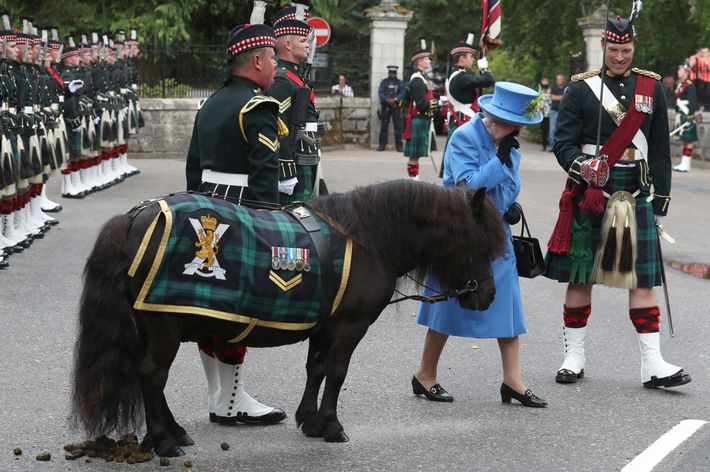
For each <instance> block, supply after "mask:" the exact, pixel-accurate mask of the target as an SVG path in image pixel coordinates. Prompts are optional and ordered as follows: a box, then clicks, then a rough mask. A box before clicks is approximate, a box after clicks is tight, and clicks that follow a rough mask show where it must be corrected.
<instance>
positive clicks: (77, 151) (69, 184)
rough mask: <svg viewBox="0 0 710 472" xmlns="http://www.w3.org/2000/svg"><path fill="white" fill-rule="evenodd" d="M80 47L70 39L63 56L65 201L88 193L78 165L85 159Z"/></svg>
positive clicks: (63, 186) (62, 168) (82, 75)
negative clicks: (65, 144) (65, 136)
mask: <svg viewBox="0 0 710 472" xmlns="http://www.w3.org/2000/svg"><path fill="white" fill-rule="evenodd" d="M80 47H81V46H80ZM80 47H77V46H76V43H75V42H74V39H73V38H72V37H69V38H68V43H67V44H66V45H65V46H64V49H63V51H62V56H61V57H62V68H61V71H60V77H61V80H62V84H63V92H64V113H63V120H64V126H65V128H66V134H67V142H68V145H67V154H68V156H67V159H66V160H65V162H64V163H63V164H62V166H61V173H62V197H64V198H84V197H85V196H86V191H87V189H86V187H84V186H83V185H82V182H81V178H80V176H79V168H80V164H79V163H80V158H81V155H82V145H81V139H82V115H81V108H80V100H81V96H82V94H83V92H84V80H83V77H84V72H83V71H82V70H81V67H80V57H79V55H80Z"/></svg>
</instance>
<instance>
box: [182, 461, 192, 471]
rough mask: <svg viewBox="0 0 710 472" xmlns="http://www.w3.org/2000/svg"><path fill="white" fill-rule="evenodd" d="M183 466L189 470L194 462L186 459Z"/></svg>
mask: <svg viewBox="0 0 710 472" xmlns="http://www.w3.org/2000/svg"><path fill="white" fill-rule="evenodd" d="M182 465H184V466H185V467H187V468H188V469H189V468H190V467H192V461H191V460H190V459H186V460H185V462H183V463H182Z"/></svg>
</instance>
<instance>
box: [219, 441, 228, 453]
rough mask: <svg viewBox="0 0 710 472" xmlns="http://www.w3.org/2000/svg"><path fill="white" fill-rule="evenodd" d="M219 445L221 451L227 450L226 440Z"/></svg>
mask: <svg viewBox="0 0 710 472" xmlns="http://www.w3.org/2000/svg"><path fill="white" fill-rule="evenodd" d="M221 447H222V450H223V451H229V444H227V443H226V442H223V443H222V444H221Z"/></svg>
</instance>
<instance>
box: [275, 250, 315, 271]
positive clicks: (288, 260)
mask: <svg viewBox="0 0 710 472" xmlns="http://www.w3.org/2000/svg"><path fill="white" fill-rule="evenodd" d="M309 256H310V249H308V248H299V247H279V246H272V247H271V268H272V269H274V270H279V269H281V270H290V271H298V272H301V271H304V270H305V271H306V272H308V271H310V270H311V263H310V261H309Z"/></svg>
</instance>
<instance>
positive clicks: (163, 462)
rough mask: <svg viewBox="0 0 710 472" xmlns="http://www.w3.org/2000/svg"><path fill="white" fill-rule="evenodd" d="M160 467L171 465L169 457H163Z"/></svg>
mask: <svg viewBox="0 0 710 472" xmlns="http://www.w3.org/2000/svg"><path fill="white" fill-rule="evenodd" d="M160 465H170V459H168V458H167V457H161V458H160Z"/></svg>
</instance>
